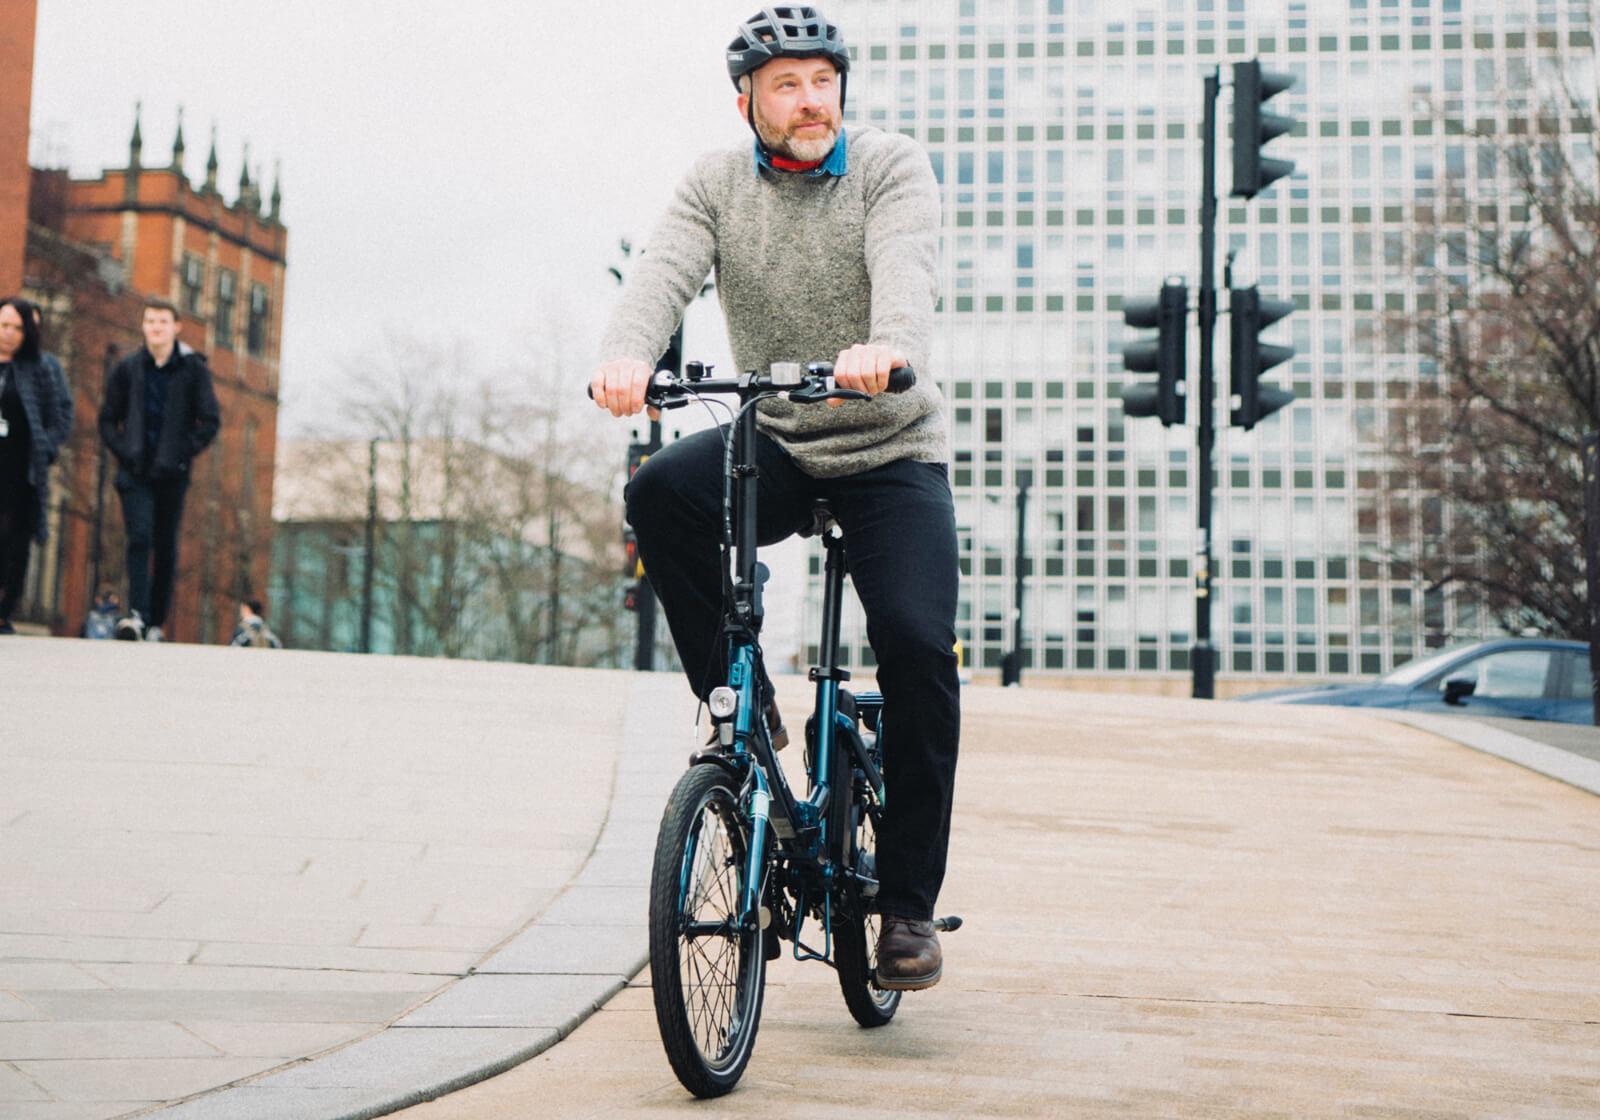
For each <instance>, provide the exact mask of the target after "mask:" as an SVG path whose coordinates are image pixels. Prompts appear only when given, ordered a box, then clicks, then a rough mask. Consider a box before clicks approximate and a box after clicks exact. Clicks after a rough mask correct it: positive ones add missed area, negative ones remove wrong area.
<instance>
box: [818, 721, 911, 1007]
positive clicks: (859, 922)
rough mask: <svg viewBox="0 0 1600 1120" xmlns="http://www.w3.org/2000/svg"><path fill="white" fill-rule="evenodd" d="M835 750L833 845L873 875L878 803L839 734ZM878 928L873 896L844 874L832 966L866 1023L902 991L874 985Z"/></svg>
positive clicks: (848, 1002)
mask: <svg viewBox="0 0 1600 1120" xmlns="http://www.w3.org/2000/svg"><path fill="white" fill-rule="evenodd" d="M834 754H835V756H836V758H837V759H838V762H837V763H836V764H835V767H834V774H835V779H834V781H835V784H834V787H833V788H834V791H835V797H836V798H837V801H838V804H839V810H840V811H839V812H837V813H833V814H830V815H831V816H833V818H834V820H835V821H837V822H840V824H841V825H842V831H841V832H840V833H837V834H836V835H839V836H840V838H841V840H842V841H843V842H842V844H841V845H840V846H839V849H838V850H839V851H840V852H841V854H842V859H843V862H844V866H846V867H848V868H850V869H851V870H852V871H856V872H864V873H866V874H867V876H868V877H869V878H871V879H876V878H877V861H876V857H877V846H878V845H877V827H876V822H877V818H878V815H879V812H880V810H879V807H878V806H876V805H875V804H874V802H873V798H872V795H871V794H870V793H869V792H868V791H867V783H866V780H865V778H864V777H863V776H862V775H861V772H860V771H859V770H857V769H856V768H855V765H854V762H853V760H852V759H851V757H850V748H849V744H848V743H846V742H845V739H844V736H843V735H840V736H839V738H838V740H837V742H836V744H835V751H834ZM880 932H882V923H881V919H880V918H879V917H878V915H877V914H876V913H875V912H874V910H873V905H872V899H871V898H869V897H866V896H865V895H864V894H863V892H862V890H861V888H860V886H859V885H858V880H856V879H855V878H853V877H851V878H846V879H845V880H844V885H843V887H842V888H841V889H840V890H839V892H838V897H837V899H836V901H835V911H834V922H833V963H834V970H835V971H836V972H837V973H838V976H839V992H840V994H842V995H843V996H844V1005H845V1006H846V1007H847V1008H849V1009H850V1015H851V1017H852V1018H854V1019H855V1021H856V1022H857V1023H859V1024H860V1025H861V1026H863V1027H869V1028H870V1027H882V1026H886V1025H887V1024H888V1023H889V1021H890V1020H892V1019H893V1018H894V1014H895V1012H896V1011H898V1010H899V1009H900V997H901V996H902V995H904V993H903V992H899V991H889V990H887V989H884V988H880V987H878V985H877V980H876V974H877V967H878V934H879V933H880Z"/></svg>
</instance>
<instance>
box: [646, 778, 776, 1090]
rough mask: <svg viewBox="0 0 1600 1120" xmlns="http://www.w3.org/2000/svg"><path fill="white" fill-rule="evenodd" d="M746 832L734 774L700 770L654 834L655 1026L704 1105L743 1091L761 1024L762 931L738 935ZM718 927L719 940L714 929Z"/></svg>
mask: <svg viewBox="0 0 1600 1120" xmlns="http://www.w3.org/2000/svg"><path fill="white" fill-rule="evenodd" d="M749 829H750V825H749V820H748V819H747V818H746V816H745V814H744V812H743V811H742V809H741V807H740V804H739V789H738V787H737V785H736V784H735V782H734V779H733V778H732V776H730V775H729V774H728V772H727V771H725V770H723V769H722V768H721V767H720V766H716V765H713V764H710V763H702V764H701V765H698V766H694V767H691V768H690V769H689V771H688V772H687V773H685V774H684V775H683V777H682V778H680V779H679V780H678V784H677V786H676V787H675V788H674V789H673V791H672V796H671V797H670V798H669V799H668V801H667V807H666V810H665V811H664V812H663V813H662V816H661V828H660V831H659V832H658V834H657V836H656V851H655V863H654V867H653V869H652V873H651V878H650V984H651V988H652V989H653V994H654V997H655V1009H656V1026H657V1027H658V1028H659V1030H660V1032H661V1044H662V1046H663V1047H664V1048H665V1049H666V1052H667V1060H668V1062H670V1063H671V1065H672V1072H673V1073H675V1074H676V1075H677V1077H678V1080H679V1081H680V1082H682V1083H683V1087H684V1088H686V1089H688V1090H689V1091H690V1092H691V1093H693V1094H694V1095H695V1096H697V1097H701V1098H708V1097H720V1096H722V1095H723V1094H724V1093H726V1092H728V1091H729V1090H730V1089H732V1088H733V1087H734V1086H735V1085H736V1084H738V1082H739V1078H740V1076H741V1075H743V1073H744V1070H745V1066H746V1065H747V1064H749V1061H750V1055H751V1053H752V1052H753V1050H754V1048H755V1037H756V1029H757V1028H758V1027H759V1026H760V1023H761V1005H762V998H763V994H764V990H765V987H766V975H767V968H766V966H767V962H766V954H765V953H764V952H763V945H762V937H763V932H762V930H761V929H760V928H759V925H758V926H757V928H755V929H753V930H739V929H737V928H736V924H737V920H738V906H739V897H740V894H741V893H742V888H743V885H744V879H745V876H746V875H747V874H748V868H747V866H746V865H747V860H746V858H745V857H746V855H747V854H748V852H749V839H750V836H749ZM691 923H694V924H695V926H697V927H698V932H697V931H696V929H694V928H691ZM719 923H720V924H722V925H723V927H724V928H723V929H722V930H721V931H720V932H713V931H710V930H709V929H708V927H710V926H713V925H716V924H719Z"/></svg>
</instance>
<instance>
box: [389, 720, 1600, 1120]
mask: <svg viewBox="0 0 1600 1120" xmlns="http://www.w3.org/2000/svg"><path fill="white" fill-rule="evenodd" d="M964 705H965V711H964V714H963V746H962V751H963V756H962V764H961V770H960V773H959V775H958V779H957V802H956V809H955V818H954V831H953V839H952V862H951V867H950V872H949V875H948V878H947V879H946V883H945V889H944V893H943V896H942V900H941V906H940V909H941V911H942V912H955V913H960V914H962V915H963V916H964V917H965V918H966V922H967V924H966V926H965V927H964V928H963V929H962V930H961V931H959V932H958V933H955V934H949V935H946V936H945V937H944V946H945V953H946V964H945V979H944V980H943V982H942V983H941V984H940V985H939V986H938V987H936V988H933V989H931V990H929V991H927V992H920V993H912V994H910V995H908V996H907V998H906V1000H905V1002H904V1003H903V1005H902V1008H901V1011H900V1013H899V1015H898V1016H897V1017H896V1019H895V1021H894V1022H893V1023H892V1024H891V1025H889V1026H888V1027H886V1028H884V1029H882V1030H876V1031H864V1030H861V1029H860V1028H858V1027H856V1026H855V1024H854V1023H853V1021H852V1020H850V1018H849V1016H848V1014H847V1013H846V1011H845V1010H844V1007H843V1003H842V1000H841V999H840V996H839V993H838V988H837V984H836V982H835V979H834V976H833V973H832V972H831V971H830V970H829V969H827V968H825V967H822V966H819V965H815V964H800V963H796V962H794V961H791V960H788V959H784V960H780V961H777V962H774V964H773V965H772V966H771V969H770V972H769V981H768V990H767V1003H766V1010H765V1013H764V1015H763V1019H762V1024H761V1029H760V1034H759V1037H758V1039H757V1043H756V1051H755V1055H754V1058H753V1060H752V1062H751V1065H750V1067H749V1070H748V1071H747V1073H746V1074H745V1077H744V1080H743V1082H742V1083H741V1085H740V1087H739V1089H738V1090H736V1091H735V1092H734V1093H732V1094H730V1095H729V1096H727V1097H724V1098H721V1099H719V1100H715V1101H703V1102H702V1101H695V1100H693V1099H692V1098H691V1097H689V1095H688V1094H687V1093H686V1092H685V1091H684V1090H683V1089H682V1088H681V1087H680V1086H679V1085H678V1083H677V1081H676V1079H675V1078H674V1077H673V1076H672V1073H671V1070H670V1069H669V1068H668V1066H667V1063H666V1059H665V1056H664V1054H663V1053H662V1050H661V1044H660V1041H659V1038H658V1036H657V1033H656V1026H655V1021H654V1012H653V1007H652V1003H651V996H650V991H649V988H648V981H649V976H648V973H647V972H646V973H642V974H641V975H640V976H638V977H637V978H636V979H635V980H634V981H633V982H632V983H630V985H629V986H628V987H627V988H625V989H624V990H622V991H621V992H620V993H619V994H618V995H617V996H615V997H614V998H613V999H611V1000H610V1001H609V1002H608V1003H607V1004H606V1005H605V1006H604V1007H603V1008H602V1009H601V1010H600V1011H599V1012H598V1013H596V1014H595V1015H594V1016H592V1017H591V1018H589V1019H588V1020H587V1021H586V1022H585V1023H584V1024H583V1025H581V1026H580V1027H578V1029H577V1030H576V1031H574V1032H573V1033H572V1034H571V1035H570V1036H569V1037H567V1038H566V1039H564V1040H562V1041H561V1042H560V1043H559V1044H558V1045H556V1046H554V1047H552V1048H551V1049H549V1050H547V1051H545V1052H544V1053H542V1054H540V1055H538V1056H537V1057H535V1058H533V1059H531V1060H530V1061H528V1062H527V1063H526V1064H524V1065H521V1066H519V1067H517V1068H514V1069H511V1070H509V1071H507V1072H506V1073H503V1074H501V1075H499V1076H498V1077H495V1078H492V1079H490V1080H487V1081H484V1082H481V1083H480V1084H477V1085H474V1086H472V1087H470V1088H467V1089H463V1090H462V1091H460V1092H458V1093H454V1094H451V1095H449V1096H445V1097H442V1098H439V1099H437V1100H434V1101H432V1102H429V1103H426V1104H422V1105H419V1106H417V1107H415V1108H413V1109H410V1110H408V1111H406V1112H405V1113H402V1114H401V1115H402V1116H404V1117H405V1118H406V1120H479V1118H490V1117H493V1118H500V1117H506V1116H533V1115H537V1116H540V1117H541V1118H547V1117H548V1118H567V1117H607V1118H609V1117H618V1116H620V1117H677V1116H687V1115H691V1114H692V1115H694V1116H696V1117H702V1118H703V1117H706V1116H722V1115H729V1116H733V1115H737V1116H740V1117H773V1118H775V1120H776V1118H779V1117H783V1118H787V1117H790V1116H792V1115H793V1114H794V1112H795V1109H796V1104H795V1102H796V1100H797V1099H799V1097H800V1095H803V1098H804V1101H805V1104H804V1111H805V1113H806V1114H807V1115H808V1116H819V1117H840V1118H845V1117H849V1118H852V1120H854V1118H857V1117H904V1116H918V1117H921V1116H928V1115H942V1116H943V1115H948V1116H975V1117H1040V1116H1049V1117H1057V1116H1060V1117H1126V1116H1184V1117H1230V1118H1242V1117H1349V1116H1372V1117H1379V1116H1383V1117H1388V1116H1408V1117H1409V1116H1419V1117H1420V1116H1426V1117H1431V1118H1435V1120H1445V1118H1452V1120H1454V1118H1466V1117H1483V1116H1522V1117H1562V1118H1573V1120H1576V1118H1579V1117H1583V1118H1592V1117H1594V1116H1596V1115H1600V1060H1597V1056H1600V954H1597V953H1595V952H1594V930H1595V929H1596V928H1597V927H1600V891H1597V890H1595V887H1594V884H1595V868H1596V866H1600V798H1597V797H1595V796H1593V795H1591V794H1588V793H1586V792H1583V791H1581V790H1579V789H1577V788H1575V787H1573V786H1571V785H1567V784H1563V783H1562V782H1560V781H1556V780H1552V779H1551V778H1549V777H1546V776H1543V775H1541V774H1538V773H1535V772H1532V771H1529V770H1527V769H1524V768H1522V767H1520V766H1518V765H1514V764H1512V763H1510V762H1507V761H1505V760H1503V759H1501V758H1498V757H1494V756H1492V755H1489V754H1485V753H1482V752H1481V751H1479V750H1476V749H1472V748H1469V747H1466V746H1464V745H1462V744H1460V743H1458V742H1454V741H1451V740H1449V739H1447V738H1443V737H1441V734H1443V733H1444V731H1445V729H1440V734H1435V733H1433V732H1432V731H1423V730H1421V729H1419V728H1413V727H1408V726H1403V725H1397V724H1395V723H1392V722H1388V721H1385V720H1381V719H1376V718H1373V717H1370V716H1365V715H1361V714H1358V713H1352V712H1349V711H1348V710H1344V711H1342V712H1341V713H1339V714H1338V718H1337V719H1330V718H1328V713H1327V712H1325V711H1312V710H1309V709H1300V710H1295V709H1289V708H1271V707H1269V706H1266V705H1260V706H1254V705H1220V704H1206V703H1201V702H1194V701H1182V700H1166V699H1154V698H1148V697H1140V698H1139V699H1138V700H1137V701H1132V702H1130V700H1129V699H1128V698H1119V697H1115V696H1105V695H1091V694H1074V693H1070V692H1045V691H1043V690H1040V691H1037V692H1034V691H1030V690H1027V689H1022V690H1015V689H1009V690H998V689H972V690H968V691H967V692H966V693H965V694H964ZM803 706H804V701H803V699H801V700H800V701H799V702H798V708H799V709H803ZM785 710H788V706H787V705H785ZM1444 722H1449V721H1444Z"/></svg>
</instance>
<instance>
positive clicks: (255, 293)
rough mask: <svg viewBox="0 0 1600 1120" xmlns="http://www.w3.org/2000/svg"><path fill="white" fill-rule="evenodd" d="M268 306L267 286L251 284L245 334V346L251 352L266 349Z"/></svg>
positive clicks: (260, 352) (255, 352)
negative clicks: (248, 321)
mask: <svg viewBox="0 0 1600 1120" xmlns="http://www.w3.org/2000/svg"><path fill="white" fill-rule="evenodd" d="M270 306H271V304H270V303H269V301H268V299H267V286H266V285H265V284H251V285H250V323H249V327H248V329H247V332H246V335H245V346H246V347H247V348H248V349H249V351H250V353H252V354H257V355H259V354H264V353H266V351H267V309H268V307H270Z"/></svg>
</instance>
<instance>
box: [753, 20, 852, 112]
mask: <svg viewBox="0 0 1600 1120" xmlns="http://www.w3.org/2000/svg"><path fill="white" fill-rule="evenodd" d="M780 57H783V58H826V59H827V60H828V61H830V62H832V63H833V64H834V66H836V67H838V70H839V73H840V75H843V74H845V73H847V72H848V71H849V69H850V52H849V51H847V50H846V49H845V45H844V36H843V35H841V34H839V29H838V28H837V27H835V26H834V25H833V24H831V23H829V22H828V19H827V17H826V16H824V15H823V14H822V12H820V11H819V10H818V9H816V8H814V7H812V6H811V5H809V4H805V5H795V6H792V7H791V6H787V5H785V6H782V7H770V8H762V9H761V10H760V11H759V12H757V13H756V14H755V15H753V16H751V17H750V18H749V19H747V20H746V21H745V22H744V23H743V24H741V25H740V26H739V34H738V36H737V37H736V38H735V39H734V40H733V42H731V43H729V44H728V77H730V78H732V79H733V87H734V88H735V89H738V88H739V79H740V78H742V77H744V76H745V75H746V74H749V73H752V72H753V71H755V70H758V69H760V68H761V67H762V66H765V65H766V64H767V63H769V62H771V61H772V60H773V59H775V58H780ZM841 93H842V91H841ZM842 101H843V99H842V97H841V108H842V107H843V104H842Z"/></svg>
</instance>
